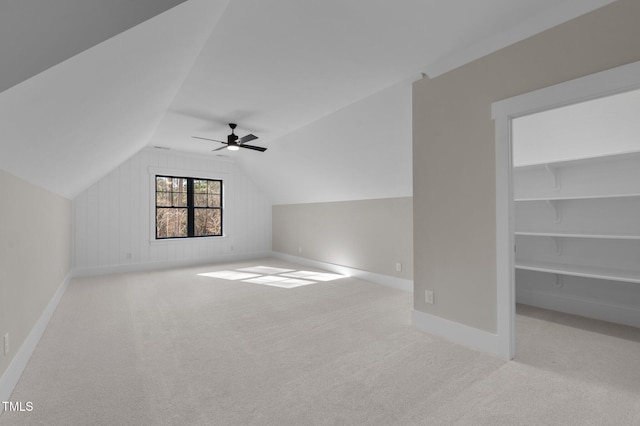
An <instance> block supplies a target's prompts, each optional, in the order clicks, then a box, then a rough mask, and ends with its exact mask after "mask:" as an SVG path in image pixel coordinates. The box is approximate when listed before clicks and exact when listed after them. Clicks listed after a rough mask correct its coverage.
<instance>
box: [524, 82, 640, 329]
mask: <svg viewBox="0 0 640 426" xmlns="http://www.w3.org/2000/svg"><path fill="white" fill-rule="evenodd" d="M616 102H618V103H617V104H616ZM636 103H637V105H636ZM638 106H640V92H639V93H631V94H626V95H623V96H620V97H619V98H618V99H617V100H616V99H615V97H612V98H610V99H604V100H601V101H594V102H593V103H592V104H591V105H588V104H583V105H579V106H576V107H574V108H573V109H571V108H563V109H561V110H558V111H553V112H549V113H546V116H545V113H543V114H540V115H539V116H538V117H533V116H532V117H530V118H524V119H520V120H522V122H518V120H515V121H514V130H515V131H514V165H515V167H514V200H515V223H516V300H517V301H518V302H519V303H525V304H529V305H534V306H539V307H543V308H548V309H554V310H559V311H563V312H568V313H573V314H578V315H583V316H588V317H593V318H598V319H603V320H607V321H612V322H618V323H622V324H628V325H633V326H638V327H640V146H637V145H639V144H640V126H639V125H636V124H635V123H634V122H632V121H628V120H627V118H629V117H627V115H628V112H629V111H633V108H637V107H638ZM635 110H636V111H637V109H635ZM562 115H565V119H560V118H561V117H562ZM634 126H638V127H639V128H637V129H635V128H634ZM536 138H537V139H538V142H536V140H535V139H536ZM536 146H537V149H536ZM533 157H536V158H535V159H533V161H532V158H533ZM527 160H529V161H527ZM543 160H544V161H543Z"/></svg>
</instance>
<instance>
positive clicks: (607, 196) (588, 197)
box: [514, 193, 640, 202]
mask: <svg viewBox="0 0 640 426" xmlns="http://www.w3.org/2000/svg"><path fill="white" fill-rule="evenodd" d="M635 197H640V193H630V194H602V195H564V196H548V197H527V198H514V201H516V202H527V201H571V200H600V199H601V200H606V199H610V198H635Z"/></svg>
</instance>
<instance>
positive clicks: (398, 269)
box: [396, 262, 402, 272]
mask: <svg viewBox="0 0 640 426" xmlns="http://www.w3.org/2000/svg"><path fill="white" fill-rule="evenodd" d="M396 271H397V272H400V271H402V263H400V262H396Z"/></svg>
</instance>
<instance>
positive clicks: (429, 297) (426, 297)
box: [424, 290, 433, 305]
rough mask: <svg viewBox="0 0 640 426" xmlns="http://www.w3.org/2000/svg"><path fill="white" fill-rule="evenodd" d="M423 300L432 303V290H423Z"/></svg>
mask: <svg viewBox="0 0 640 426" xmlns="http://www.w3.org/2000/svg"><path fill="white" fill-rule="evenodd" d="M424 301H425V302H426V303H428V304H430V305H433V291H431V290H425V291H424Z"/></svg>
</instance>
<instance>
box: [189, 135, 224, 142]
mask: <svg viewBox="0 0 640 426" xmlns="http://www.w3.org/2000/svg"><path fill="white" fill-rule="evenodd" d="M191 137H192V138H194V139H203V140H205V141H213V142H220V143H226V142H224V141H219V140H218V139H209V138H201V137H200V136H191Z"/></svg>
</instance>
